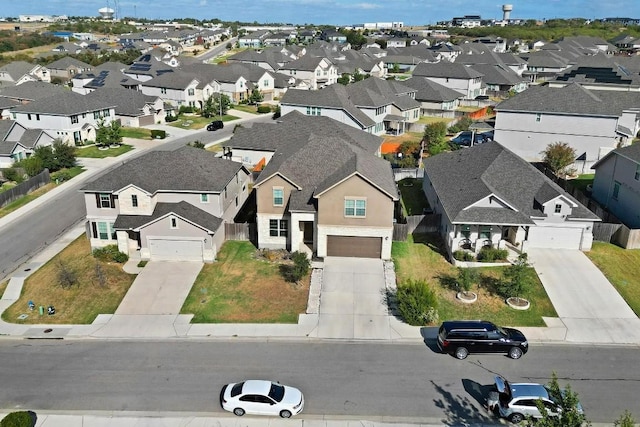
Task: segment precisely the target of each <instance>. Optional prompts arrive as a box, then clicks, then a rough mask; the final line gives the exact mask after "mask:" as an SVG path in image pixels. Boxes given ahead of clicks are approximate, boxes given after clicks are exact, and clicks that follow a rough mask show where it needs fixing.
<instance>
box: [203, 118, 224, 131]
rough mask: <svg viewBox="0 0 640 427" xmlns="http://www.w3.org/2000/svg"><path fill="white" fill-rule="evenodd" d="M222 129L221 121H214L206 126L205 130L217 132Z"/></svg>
mask: <svg viewBox="0 0 640 427" xmlns="http://www.w3.org/2000/svg"><path fill="white" fill-rule="evenodd" d="M223 127H224V123H222V120H215V121H213V122H211V123H209V124H208V125H207V130H218V129H222V128H223Z"/></svg>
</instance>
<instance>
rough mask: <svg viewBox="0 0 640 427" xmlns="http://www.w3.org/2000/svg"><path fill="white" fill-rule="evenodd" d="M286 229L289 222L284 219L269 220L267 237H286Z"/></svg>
mask: <svg viewBox="0 0 640 427" xmlns="http://www.w3.org/2000/svg"><path fill="white" fill-rule="evenodd" d="M288 229H289V221H288V220H286V219H270V220H269V236H271V237H278V236H280V237H287V232H288Z"/></svg>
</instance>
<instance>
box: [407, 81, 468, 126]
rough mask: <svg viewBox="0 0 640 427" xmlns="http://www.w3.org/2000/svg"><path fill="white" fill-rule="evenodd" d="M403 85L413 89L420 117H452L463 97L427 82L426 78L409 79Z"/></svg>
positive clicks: (455, 91) (439, 85) (448, 89)
mask: <svg viewBox="0 0 640 427" xmlns="http://www.w3.org/2000/svg"><path fill="white" fill-rule="evenodd" d="M402 84H403V85H405V86H409V87H411V88H413V89H415V91H416V94H415V100H416V101H418V102H420V111H421V115H440V116H443V117H451V118H453V117H454V111H455V110H456V109H457V108H458V107H459V106H460V101H461V100H462V99H463V98H464V95H463V94H461V93H460V92H458V91H457V90H453V89H450V88H448V87H446V86H443V85H441V84H440V83H436V82H434V81H433V80H429V79H428V78H426V77H411V78H410V79H407V80H404V81H403V82H402Z"/></svg>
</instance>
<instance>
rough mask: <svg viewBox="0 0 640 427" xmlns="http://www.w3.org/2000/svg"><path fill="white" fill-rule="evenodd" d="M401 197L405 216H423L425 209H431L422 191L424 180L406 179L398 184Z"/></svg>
mask: <svg viewBox="0 0 640 427" xmlns="http://www.w3.org/2000/svg"><path fill="white" fill-rule="evenodd" d="M398 189H399V190H400V197H401V198H402V206H403V207H404V211H405V214H406V215H407V216H409V215H422V213H423V212H424V209H425V208H428V207H429V203H428V202H427V198H426V196H425V195H424V191H423V190H422V179H416V178H405V179H403V180H400V181H399V182H398Z"/></svg>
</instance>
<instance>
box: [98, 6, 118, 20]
mask: <svg viewBox="0 0 640 427" xmlns="http://www.w3.org/2000/svg"><path fill="white" fill-rule="evenodd" d="M98 13H99V14H100V16H102V19H113V14H114V13H115V10H113V9H111V8H110V7H103V8H102V9H100V10H98Z"/></svg>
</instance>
